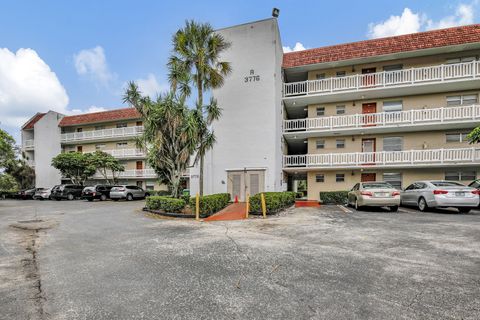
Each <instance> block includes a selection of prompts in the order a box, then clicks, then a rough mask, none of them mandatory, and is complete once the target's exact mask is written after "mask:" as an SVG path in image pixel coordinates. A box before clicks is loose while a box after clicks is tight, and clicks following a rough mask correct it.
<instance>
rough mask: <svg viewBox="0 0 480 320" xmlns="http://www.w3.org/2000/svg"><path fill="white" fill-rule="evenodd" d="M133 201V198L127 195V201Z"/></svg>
mask: <svg viewBox="0 0 480 320" xmlns="http://www.w3.org/2000/svg"><path fill="white" fill-rule="evenodd" d="M132 200H133V196H132V195H131V194H130V193H129V194H127V201H132Z"/></svg>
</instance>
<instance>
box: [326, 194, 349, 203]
mask: <svg viewBox="0 0 480 320" xmlns="http://www.w3.org/2000/svg"><path fill="white" fill-rule="evenodd" d="M320 201H321V202H322V204H346V203H347V202H348V191H325V192H320Z"/></svg>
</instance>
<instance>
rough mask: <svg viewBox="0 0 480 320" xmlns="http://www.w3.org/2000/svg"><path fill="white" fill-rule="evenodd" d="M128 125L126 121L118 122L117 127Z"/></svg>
mask: <svg viewBox="0 0 480 320" xmlns="http://www.w3.org/2000/svg"><path fill="white" fill-rule="evenodd" d="M126 127H127V123H126V122H121V123H117V128H126Z"/></svg>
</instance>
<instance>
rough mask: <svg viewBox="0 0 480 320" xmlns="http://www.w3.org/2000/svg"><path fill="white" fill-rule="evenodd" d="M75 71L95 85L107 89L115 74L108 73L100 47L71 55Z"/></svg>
mask: <svg viewBox="0 0 480 320" xmlns="http://www.w3.org/2000/svg"><path fill="white" fill-rule="evenodd" d="M73 60H74V63H75V69H76V70H77V73H78V74H79V75H82V76H89V77H90V78H91V79H92V80H93V81H95V83H96V84H98V85H101V86H104V87H107V86H108V84H109V83H110V82H111V81H112V80H115V78H116V74H114V73H112V72H110V70H109V68H108V64H107V59H106V57H105V52H104V50H103V48H102V47H101V46H96V47H95V48H92V49H84V50H81V51H79V52H78V53H76V54H74V55H73Z"/></svg>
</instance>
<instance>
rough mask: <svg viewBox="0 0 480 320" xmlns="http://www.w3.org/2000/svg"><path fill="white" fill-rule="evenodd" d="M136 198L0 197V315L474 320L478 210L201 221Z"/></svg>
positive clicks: (313, 212) (326, 209)
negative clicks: (148, 208)
mask: <svg viewBox="0 0 480 320" xmlns="http://www.w3.org/2000/svg"><path fill="white" fill-rule="evenodd" d="M143 205H144V202H143V201H133V202H124V201H122V202H111V201H106V202H93V203H91V202H86V201H61V202H56V201H16V200H4V201H0V311H1V312H0V318H1V319H479V318H480V212H477V211H474V212H471V213H469V214H458V213H456V212H454V211H438V212H428V213H420V212H418V211H417V210H415V209H411V208H401V209H400V211H399V212H398V213H390V212H388V211H387V210H373V211H371V210H370V211H359V212H357V211H355V210H353V209H351V208H345V207H343V206H323V207H321V208H320V209H315V208H301V209H294V210H290V211H289V213H285V214H281V215H279V216H275V217H269V218H268V219H266V220H263V219H261V218H252V219H250V220H244V221H229V222H211V223H206V222H195V221H190V220H188V221H186V220H181V219H176V220H174V219H161V218H155V217H151V216H148V215H146V214H144V213H143V212H142V211H141V210H140V209H141V207H142V206H143ZM32 220H33V221H32ZM19 221H20V222H19ZM23 226H26V227H23Z"/></svg>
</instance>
